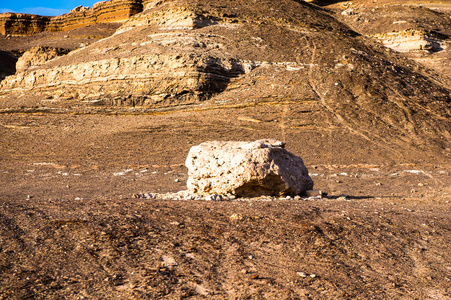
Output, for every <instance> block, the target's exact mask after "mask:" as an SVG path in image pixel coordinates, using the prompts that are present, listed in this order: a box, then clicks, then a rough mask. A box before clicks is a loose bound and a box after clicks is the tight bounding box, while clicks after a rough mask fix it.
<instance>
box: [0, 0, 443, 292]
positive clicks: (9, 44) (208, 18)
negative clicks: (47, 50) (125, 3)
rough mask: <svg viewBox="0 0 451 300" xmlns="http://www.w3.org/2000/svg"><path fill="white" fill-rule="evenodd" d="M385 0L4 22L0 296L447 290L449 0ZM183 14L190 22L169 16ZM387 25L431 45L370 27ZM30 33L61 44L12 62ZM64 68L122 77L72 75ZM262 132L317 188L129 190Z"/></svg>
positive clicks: (148, 186) (176, 185) (181, 174)
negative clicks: (208, 146)
mask: <svg viewBox="0 0 451 300" xmlns="http://www.w3.org/2000/svg"><path fill="white" fill-rule="evenodd" d="M379 1H380V2H378V3H379V4H377V1H363V0H362V1H353V2H352V3H349V2H342V1H313V2H312V3H313V4H305V3H304V2H302V1H301V2H299V1H291V0H280V1H278V2H274V1H263V0H262V1H260V2H259V3H260V5H248V2H246V1H233V2H234V5H237V7H241V10H237V9H236V8H235V7H234V5H225V4H224V3H223V2H222V1H213V0H212V1H208V2H205V1H201V0H199V1H194V0H180V1H160V2H158V3H157V4H155V5H154V4H152V5H154V6H151V8H150V9H148V10H147V11H144V12H143V13H141V14H137V15H136V17H133V18H131V20H130V22H129V23H127V22H125V23H124V24H115V23H112V24H96V25H92V26H89V27H85V28H79V29H75V30H72V31H70V32H42V33H39V34H36V35H33V36H20V37H19V36H6V35H3V36H1V35H0V59H1V60H0V62H2V64H0V66H2V67H1V68H0V73H1V74H6V75H12V77H6V79H5V80H3V81H2V82H1V84H3V83H4V82H5V81H6V82H8V83H7V84H5V85H2V87H3V88H2V89H0V183H1V184H0V299H185V298H190V299H277V298H278V299H418V300H422V299H431V300H432V299H433V300H435V299H437V300H443V299H451V251H450V250H449V245H450V244H451V203H450V202H451V176H450V175H451V134H450V121H451V119H450V112H451V107H450V105H451V97H450V95H451V89H450V86H449V83H450V81H449V78H451V76H450V74H449V70H450V66H449V65H450V64H449V59H448V58H449V53H451V52H450V51H449V48H447V45H448V46H449V45H451V41H450V38H449V35H450V34H451V32H449V30H450V27H449V25H448V24H449V22H451V21H449V20H451V19H450V17H449V4H447V3H446V2H444V1H427V3H424V7H421V8H419V7H418V2H417V1H410V2H406V1H393V0H383V1H382V0H379ZM231 2H232V1H231ZM413 2H415V3H413ZM161 3H163V4H164V5H166V4H167V3H169V4H168V5H169V7H170V9H168V10H164V9H165V7H166V6H164V5H163V4H161ZM174 3H175V4H174ZM160 4H161V6H159V5H160ZM181 4H183V5H184V6H183V9H179V6H178V5H181ZM389 4H390V5H392V6H387V7H382V6H383V5H389ZM296 5H297V6H296ZM379 5H380V6H381V8H380V7H379ZM295 6H296V11H295V10H294V9H293V7H295ZM193 7H194V8H195V9H193ZM199 7H201V8H202V9H199ZM427 7H431V8H432V9H433V10H430V9H429V8H427ZM349 8H352V9H354V11H352V12H349V11H348V13H346V14H342V12H343V11H345V10H347V9H349ZM190 9H191V10H192V11H190ZM372 9H374V10H375V11H371V10H372ZM438 9H439V10H440V12H438ZM168 11H169V13H168ZM187 11H188V12H189V13H188V14H186V12H187ZM191 12H195V13H197V14H198V15H195V14H194V13H193V14H191ZM423 12H425V13H427V18H426V19H422V18H423V17H424V16H426V15H425V14H423ZM165 14H166V15H165ZM179 14H181V15H182V17H183V18H182V20H183V22H185V20H186V19H187V18H188V17H192V15H195V16H196V18H197V19H196V18H194V21H196V22H200V21H199V20H201V21H202V22H203V23H202V22H200V23H196V24H197V25H196V24H195V25H196V26H198V27H196V26H193V28H188V29H186V28H185V27H183V26H187V25H186V22H185V23H183V22H182V23H181V24H182V25H183V26H182V27H180V28H181V29H180V28H179V27H177V28H175V27H170V26H173V24H176V23H177V22H180V16H179ZM186 15H188V17H186ZM155 16H157V17H158V18H157V21H158V22H159V23H158V22H156V23H155V18H156V17H155ZM286 16H289V17H286ZM299 16H303V18H300V19H301V20H299V19H297V18H298V17H299ZM407 17H409V18H410V19H409V18H407ZM160 18H161V19H160ZM387 18H389V19H387ZM188 19H189V18H188ZM404 19H406V20H407V19H408V20H407V21H405V22H404V21H403V20H404ZM160 20H165V21H164V22H163V21H161V22H160ZM365 20H366V21H365ZM368 20H370V21H368ZM387 20H388V21H387ZM400 20H401V21H400ZM194 21H193V22H194ZM133 22H134V23H133ZM139 22H142V24H141V23H139ZM152 22H154V23H155V24H154V23H152ZM434 22H435V23H434ZM131 23H132V25H130V26H129V25H127V24H131ZM194 23H195V22H194ZM143 24H144V25H143ZM148 24H150V25H148ZM168 24H169V25H168ZM177 24H179V23H177ZM199 24H200V25H199ZM369 24H374V25H373V27H371V26H369ZM387 24H388V25H387ZM400 24H401V25H400ZM406 24H407V25H406ZM179 25H180V24H179ZM188 25H190V24H188ZM191 25H192V24H191ZM191 25H190V26H191ZM121 26H124V27H121ZM127 26H129V27H127ZM159 26H160V27H159ZM165 26H166V27H165ZM168 26H169V27H170V28H169V29H168ZM400 26H401V27H400ZM403 26H404V27H403ZM409 26H413V27H409ZM118 28H119V31H118V32H117V31H116V30H118ZM121 28H122V29H123V28H125V29H126V30H125V29H124V30H122V31H121ZM162 28H163V29H162ZM412 28H413V29H412ZM395 29H396V30H400V31H399V32H401V31H403V32H404V30H407V29H409V30H410V29H412V30H415V32H423V31H425V32H426V31H427V32H428V34H430V33H431V32H432V31H433V33H434V34H435V35H434V37H435V36H439V37H440V38H441V39H443V41H438V40H433V42H434V43H436V44H437V43H438V45H439V46H440V47H442V48H440V49H439V50H437V51H436V52H434V51H435V50H434V51H419V50H414V51H413V50H412V51H411V52H409V53H407V52H406V53H399V52H396V51H393V50H390V49H389V48H386V47H384V46H383V45H382V42H377V41H374V40H372V37H371V36H370V35H372V34H373V35H375V34H381V36H382V35H383V34H386V32H392V30H395ZM127 30H128V31H127ZM376 31H377V32H376ZM114 32H116V34H114V35H113V33H114ZM162 32H163V33H162ZM409 32H410V31H409ZM366 35H368V36H366ZM401 35H402V34H400V36H401ZM174 36H175V37H176V38H174ZM412 36H413V35H412ZM426 37H427V38H429V36H426ZM402 38H404V36H402ZM415 38H416V37H415ZM299 41H302V43H301V44H300V42H299ZM415 41H416V42H418V41H419V42H424V40H418V41H417V40H415ZM408 42H409V43H410V42H411V40H408ZM419 42H418V43H419ZM192 43H194V44H192ZM193 45H194V46H193ZM212 45H213V46H212ZM218 45H221V47H219V46H218ZM36 46H41V47H61V48H64V49H66V50H67V51H72V52H71V53H72V54H70V55H69V54H68V55H66V56H61V57H60V58H57V59H52V60H50V61H48V62H45V63H43V64H42V65H40V66H31V69H30V70H24V71H23V72H22V71H21V72H22V73H21V72H17V74H16V75H13V74H14V72H16V70H15V67H14V62H15V61H17V59H18V57H20V56H21V55H23V53H24V52H26V51H27V50H29V49H31V48H33V47H36ZM216 46H218V47H216ZM301 46H302V47H301ZM410 46H412V44H409V47H410ZM414 46H415V45H414ZM209 47H210V48H209ZM152 51H153V52H155V53H157V54H155V53H153V52H152ZM158 51H160V52H158ZM150 52H152V53H151V54H152V55H154V54H155V55H154V56H146V55H148V54H149V53H150ZM179 52H180V53H185V52H186V53H188V54H187V55H186V57H187V58H186V57H185V56H183V55H181V56H180V57H182V59H181V60H183V63H184V64H182V63H179V60H178V59H179V56H178V55H177V53H179ZM165 55H166V56H165ZM176 55H177V56H176ZM215 55H216V56H215ZM117 57H120V58H121V59H122V62H123V65H122V66H120V67H117V68H110V65H113V64H112V63H111V61H112V60H113V59H116V58H117ZM149 57H150V58H149ZM193 57H194V59H197V60H196V63H197V65H195V66H196V68H193V66H192V65H190V63H191V61H190V59H192V60H193V61H194V59H193ZM212 57H213V58H212ZM204 58H208V59H206V60H204V61H207V62H209V63H211V62H212V61H213V64H210V65H208V64H207V65H202V64H201V63H203V62H204V61H202V59H204ZM146 59H147V60H146ZM150 59H154V60H155V61H156V63H155V62H154V63H153V64H154V65H155V66H156V67H155V69H149V70H150V71H146V72H147V73H151V72H155V74H157V75H155V78H156V79H155V78H153V79H151V80H154V81H151V80H150V79H149V80H148V79H146V80H148V81H145V80H144V79H142V78H144V75H145V74H147V73H146V72H144V73H142V74H141V73H139V72H141V71H142V69H139V68H138V67H139V65H138V67H136V66H137V64H136V65H134V64H135V63H136V62H139V61H145V62H146V63H148V62H149V61H150ZM98 61H101V62H102V63H99V64H96V63H97V62H98ZM130 61H133V64H132V63H130ZM174 61H176V62H177V63H174ZM250 61H252V63H253V64H251V63H249V62H250ZM127 62H128V63H129V65H127ZM231 62H233V64H232V63H231ZM240 64H241V65H240ZM73 66H85V69H86V66H91V67H93V68H94V67H95V68H99V70H100V71H99V73H101V72H104V73H102V74H103V75H105V74H106V75H105V78H107V77H108V76H109V77H108V78H115V79H114V80H105V81H102V82H103V83H98V81H96V80H97V79H98V77H95V76H93V77H91V78H88V79H86V78H87V77H89V76H87V75H86V76H85V73H82V72H81V71H80V74H82V75H83V76H85V77H84V78H85V79H84V81H82V80H81V81H80V82H81V83H77V84H73V83H71V82H72V81H71V82H69V80H68V79H67V78H69V77H70V74H69V73H70V72H67V70H68V69H70V70H73V69H71V68H73ZM118 66H119V64H118ZM160 66H163V67H161V68H160ZM135 67H136V69H133V68H135ZM101 68H104V69H101ZM121 68H122V69H121ZM234 68H235V69H234ZM246 68H247V69H246ZM79 69H82V67H80V68H79ZM88 69H89V68H88ZM54 70H56V71H54ZM117 70H119V71H120V72H122V73H121V74H119V75H120V76H122V77H120V76H118V75H117V73H114V72H117ZM130 70H137V71H136V74H138V75H142V76H141V77H139V76H136V77H135V78H132V79H130V78H131V77H130V75H136V74H131V71H130ZM168 70H169V71H168ZM88 71H89V70H88ZM39 72H41V73H40V74H41V75H42V76H41V77H40V78H41V79H42V78H44V79H43V80H42V81H41V82H38V81H33V83H32V85H31V86H26V84H28V83H27V82H26V80H24V79H23V78H25V79H26V78H31V76H32V75H33V74H38V73H39ZM58 72H60V73H58ZM65 72H66V73H65ZM165 72H166V73H165ZM196 72H197V73H196ZM173 73H174V74H177V75H173ZM48 74H60V75H58V76H60V77H58V76H56V75H55V76H56V77H54V78H57V79H58V80H60V79H61V78H62V79H61V83H60V84H55V83H54V82H52V81H51V80H50V81H46V80H47V79H46V78H47V77H46V76H48ZM68 74H69V75H68ZM124 74H125V75H124ZM143 74H144V75H143ZM152 74H154V73H152ZM168 74H169V75H168ZM180 74H182V75H180ZM186 74H191V75H189V76H191V77H189V76H188V75H186ZM192 74H194V75H192ZM103 75H102V76H103ZM2 76H3V75H2ZM14 76H16V77H14ZM20 76H22V77H20ZM27 76H28V77H27ZM49 76H50V75H49ZM64 76H66V77H64ZM115 76H116V77H115ZM127 76H128V77H127ZM158 76H160V77H158ZM171 76H173V77H171ZM174 76H175V77H174ZM177 76H179V77H177ZM8 78H9V79H8ZM11 78H19V79H18V80H16V81H15V80H13V79H11ZM124 78H125V79H124ZM168 78H169V79H168ZM174 78H175V79H174ZM193 78H194V79H193ZM199 78H200V79H199ZM211 78H213V79H215V78H216V79H215V80H216V81H215V80H212V79H211ZM218 78H220V79H218ZM38 79H39V78H38ZM20 80H23V81H24V82H25V83H23V84H22V83H20ZM33 80H34V79H33ZM121 80H123V81H121ZM140 80H142V82H141V81H140ZM195 80H198V81H197V83H196V81H195ZM202 80H205V82H207V83H206V84H205V82H204V81H202ZM209 80H210V81H209ZM220 80H222V81H221V82H220V83H217V82H218V81H220ZM17 82H19V83H17ZM35 82H38V83H39V84H38V83H36V86H33V84H34V83H35ZM67 82H69V84H67ZM148 82H151V85H152V86H151V88H149V87H146V86H145V85H146V84H148ZM187 82H188V83H187ZM192 82H195V84H192ZM65 84H66V85H65ZM135 84H136V87H142V86H144V87H146V88H147V90H146V93H148V94H146V95H144V96H143V94H142V91H141V90H140V91H138V88H135ZM140 84H141V85H140ZM196 84H197V85H196ZM99 87H101V88H99ZM127 88H128V89H129V90H127ZM77 89H78V90H77ZM75 90H77V91H76V92H73V91H75ZM87 90H89V91H90V92H86V93H85V92H84V91H87ZM142 90H143V91H144V90H145V89H144V88H143V89H142ZM135 92H136V93H135ZM163 92H164V93H163ZM127 93H130V97H129V95H128V94H127ZM133 93H135V94H133ZM152 93H153V94H152ZM111 94H114V97H116V98H114V97H113V96H111V97H110V95H111ZM74 95H75V96H74ZM161 95H163V96H164V97H163V96H161ZM160 96H161V97H163V98H161V97H160ZM82 97H85V98H83V99H82ZM96 97H97V98H96ZM102 97H103V98H102ZM108 97H110V98H108ZM158 97H160V98H158ZM96 101H98V102H96ZM152 101H154V102H152ZM266 138H274V139H277V140H280V141H283V142H286V149H287V150H288V151H290V152H292V153H294V154H295V155H298V156H300V157H301V158H302V159H303V161H304V163H305V165H306V166H307V168H308V170H309V174H310V176H311V178H312V179H313V181H314V188H315V189H318V190H322V191H323V192H325V193H327V195H324V196H322V197H310V198H308V197H305V196H303V197H301V198H300V199H298V198H296V200H295V199H293V198H288V199H287V198H286V197H280V198H277V199H272V200H268V198H266V197H256V198H237V199H235V200H231V201H206V200H197V201H196V200H173V199H150V198H142V197H140V196H139V195H142V194H146V193H160V194H164V193H174V192H177V191H181V190H184V189H186V181H187V179H188V175H187V168H186V167H185V159H186V156H187V154H188V151H189V150H190V148H191V147H192V146H195V145H198V144H200V143H202V142H205V141H212V140H223V141H255V140H259V139H266Z"/></svg>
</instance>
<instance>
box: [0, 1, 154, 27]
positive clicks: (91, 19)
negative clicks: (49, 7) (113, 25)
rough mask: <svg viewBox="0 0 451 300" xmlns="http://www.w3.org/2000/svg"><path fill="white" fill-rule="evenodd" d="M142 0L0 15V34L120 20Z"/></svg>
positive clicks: (129, 13)
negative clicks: (55, 11) (62, 11)
mask: <svg viewBox="0 0 451 300" xmlns="http://www.w3.org/2000/svg"><path fill="white" fill-rule="evenodd" d="M143 2H146V1H142V0H111V1H103V2H98V3H96V4H94V5H93V7H92V8H89V7H83V6H79V7H76V8H74V9H73V10H71V12H70V13H67V14H64V15H61V16H56V17H46V16H38V15H30V14H21V13H3V14H0V34H9V35H18V36H20V35H32V34H36V33H39V32H43V31H68V30H72V29H76V28H81V27H84V26H88V25H93V24H98V23H110V22H124V21H126V20H128V19H129V18H130V16H132V15H134V14H136V13H139V12H141V11H142V10H143Z"/></svg>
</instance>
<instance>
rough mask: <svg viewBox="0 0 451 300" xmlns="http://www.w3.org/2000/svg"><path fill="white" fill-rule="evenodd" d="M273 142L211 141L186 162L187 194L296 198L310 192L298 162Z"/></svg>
mask: <svg viewBox="0 0 451 300" xmlns="http://www.w3.org/2000/svg"><path fill="white" fill-rule="evenodd" d="M284 146H285V143H283V142H280V141H277V140H274V139H268V140H258V141H255V142H224V141H211V142H205V143H202V144H200V145H197V146H194V147H192V148H191V149H190V151H189V153H188V157H187V158H186V163H185V164H186V167H187V168H188V176H189V178H188V181H187V187H188V191H189V192H191V193H195V194H200V195H211V194H219V195H227V194H232V195H236V196H240V197H252V196H254V197H255V196H262V195H266V196H280V195H290V196H295V195H300V194H303V193H305V191H307V190H311V189H312V188H313V181H312V179H311V178H310V176H309V175H308V171H307V168H306V167H305V165H304V162H303V161H302V159H301V158H300V157H298V156H296V155H294V154H292V153H290V152H288V151H287V150H285V149H284Z"/></svg>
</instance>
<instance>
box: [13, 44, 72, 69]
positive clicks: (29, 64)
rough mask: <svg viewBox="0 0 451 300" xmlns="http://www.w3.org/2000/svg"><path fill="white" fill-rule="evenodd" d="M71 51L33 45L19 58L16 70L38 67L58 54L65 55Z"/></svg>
mask: <svg viewBox="0 0 451 300" xmlns="http://www.w3.org/2000/svg"><path fill="white" fill-rule="evenodd" d="M68 52H69V51H68V50H66V49H61V48H53V47H33V48H31V49H30V50H27V51H25V53H24V54H23V55H22V56H21V57H20V58H19V59H18V60H17V63H16V71H17V72H23V71H25V70H28V69H32V68H36V67H38V66H40V65H42V64H44V63H45V62H47V61H49V60H51V59H54V58H56V57H58V56H61V55H65V54H67V53H68Z"/></svg>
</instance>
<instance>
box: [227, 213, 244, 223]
mask: <svg viewBox="0 0 451 300" xmlns="http://www.w3.org/2000/svg"><path fill="white" fill-rule="evenodd" d="M229 219H230V220H232V221H234V220H242V219H243V216H242V215H239V214H233V215H231V216H230V217H229Z"/></svg>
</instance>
